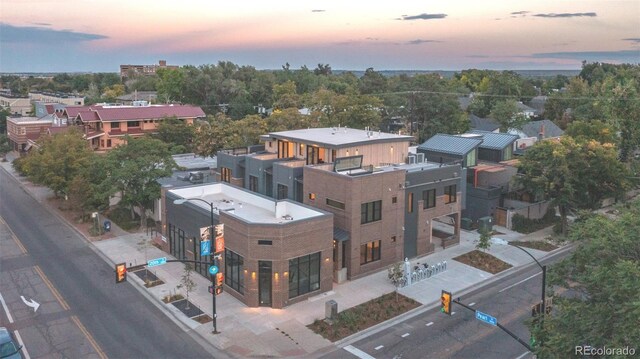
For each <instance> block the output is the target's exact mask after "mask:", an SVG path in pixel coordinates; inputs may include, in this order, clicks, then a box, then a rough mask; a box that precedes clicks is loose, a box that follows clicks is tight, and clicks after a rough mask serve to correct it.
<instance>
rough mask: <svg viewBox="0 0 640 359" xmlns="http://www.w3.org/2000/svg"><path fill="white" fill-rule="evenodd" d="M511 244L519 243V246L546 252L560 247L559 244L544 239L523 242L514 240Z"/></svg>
mask: <svg viewBox="0 0 640 359" xmlns="http://www.w3.org/2000/svg"><path fill="white" fill-rule="evenodd" d="M509 244H511V245H517V246H519V247H526V248H532V249H537V250H539V251H544V252H549V251H552V250H554V249H557V248H558V246H556V245H554V244H551V243H549V242H544V241H522V242H518V241H513V242H509Z"/></svg>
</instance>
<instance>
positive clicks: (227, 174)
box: [220, 167, 231, 183]
mask: <svg viewBox="0 0 640 359" xmlns="http://www.w3.org/2000/svg"><path fill="white" fill-rule="evenodd" d="M220 180H221V181H222V182H227V183H231V168H227V167H221V168H220Z"/></svg>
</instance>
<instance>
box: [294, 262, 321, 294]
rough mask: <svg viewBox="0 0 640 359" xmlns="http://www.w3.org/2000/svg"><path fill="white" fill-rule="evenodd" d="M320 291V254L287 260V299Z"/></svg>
mask: <svg viewBox="0 0 640 359" xmlns="http://www.w3.org/2000/svg"><path fill="white" fill-rule="evenodd" d="M318 289H320V252H318V253H314V254H309V255H306V256H302V257H298V258H294V259H290V260H289V299H291V298H295V297H297V296H300V295H303V294H306V293H309V292H313V291H314V290H318Z"/></svg>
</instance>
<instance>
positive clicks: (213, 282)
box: [173, 198, 219, 334]
mask: <svg viewBox="0 0 640 359" xmlns="http://www.w3.org/2000/svg"><path fill="white" fill-rule="evenodd" d="M187 201H200V202H204V203H206V204H208V205H209V207H210V208H211V211H210V215H211V227H210V228H209V240H210V241H211V244H212V245H213V226H214V222H213V210H214V208H215V207H214V206H213V203H211V202H207V201H205V200H204V199H201V198H180V199H176V200H174V201H173V204H177V205H181V204H184V203H186V202H187ZM215 264H216V260H215V256H214V255H213V254H211V265H215ZM211 286H212V287H213V288H214V290H213V334H218V333H219V332H218V324H217V317H218V314H217V313H216V291H215V286H216V277H215V275H212V276H211Z"/></svg>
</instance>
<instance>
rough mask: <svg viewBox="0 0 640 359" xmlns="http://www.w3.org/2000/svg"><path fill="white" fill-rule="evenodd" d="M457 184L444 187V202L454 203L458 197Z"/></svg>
mask: <svg viewBox="0 0 640 359" xmlns="http://www.w3.org/2000/svg"><path fill="white" fill-rule="evenodd" d="M457 195H458V192H457V191H456V185H454V184H452V185H451V186H447V187H445V188H444V203H453V202H455V201H456V199H457Z"/></svg>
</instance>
